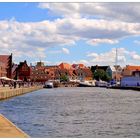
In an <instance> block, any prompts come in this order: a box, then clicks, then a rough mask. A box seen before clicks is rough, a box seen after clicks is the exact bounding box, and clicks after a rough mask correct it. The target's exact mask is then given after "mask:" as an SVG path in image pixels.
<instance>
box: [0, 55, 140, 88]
mask: <svg viewBox="0 0 140 140" xmlns="http://www.w3.org/2000/svg"><path fill="white" fill-rule="evenodd" d="M97 70H102V71H104V72H105V73H106V74H107V75H108V76H109V77H110V80H115V81H124V79H125V81H129V82H128V83H131V82H130V79H131V78H132V79H134V72H137V73H138V72H140V66H131V65H126V66H125V67H123V68H122V67H121V66H119V65H115V66H98V65H95V66H91V67H87V66H85V65H84V64H72V65H71V64H68V63H61V64H59V65H54V66H45V65H44V63H43V62H41V61H40V62H37V64H36V65H35V66H32V65H28V64H27V61H26V60H25V61H23V62H20V63H19V64H14V63H13V61H12V54H11V55H0V77H8V78H11V79H20V80H22V81H26V82H27V81H32V82H45V81H47V80H61V77H64V76H65V77H67V79H68V80H69V81H70V80H80V81H84V80H88V81H89V80H93V79H94V78H95V77H94V73H95V72H96V71H97ZM127 77H129V78H128V79H127ZM126 79H127V80H126ZM132 79H131V80H132ZM137 79H138V77H137ZM138 80H139V79H138ZM132 81H134V80H132ZM125 85H129V84H127V83H126V84H125ZM137 85H139V84H138V82H137Z"/></svg>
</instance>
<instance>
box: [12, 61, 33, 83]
mask: <svg viewBox="0 0 140 140" xmlns="http://www.w3.org/2000/svg"><path fill="white" fill-rule="evenodd" d="M30 75H31V69H30V67H29V66H28V64H27V62H26V60H25V61H24V62H20V63H19V65H18V66H17V67H16V68H15V70H14V72H13V78H14V79H20V80H23V81H30Z"/></svg>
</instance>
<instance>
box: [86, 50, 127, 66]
mask: <svg viewBox="0 0 140 140" xmlns="http://www.w3.org/2000/svg"><path fill="white" fill-rule="evenodd" d="M117 52H118V53H117V54H118V55H117V60H118V62H117V63H118V64H120V65H125V64H126V58H127V56H128V55H129V54H130V52H129V51H127V50H126V49H125V48H118V49H117ZM87 57H90V59H89V63H90V65H96V64H98V65H115V64H116V48H112V49H111V50H110V51H108V52H104V53H94V52H91V53H88V54H87Z"/></svg>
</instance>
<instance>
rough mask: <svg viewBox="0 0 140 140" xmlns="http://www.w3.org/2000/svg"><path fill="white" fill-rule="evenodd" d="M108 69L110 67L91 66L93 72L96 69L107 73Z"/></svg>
mask: <svg viewBox="0 0 140 140" xmlns="http://www.w3.org/2000/svg"><path fill="white" fill-rule="evenodd" d="M108 67H109V66H98V65H96V66H91V69H92V70H93V71H95V70H96V69H102V70H104V71H106V70H107V68H108Z"/></svg>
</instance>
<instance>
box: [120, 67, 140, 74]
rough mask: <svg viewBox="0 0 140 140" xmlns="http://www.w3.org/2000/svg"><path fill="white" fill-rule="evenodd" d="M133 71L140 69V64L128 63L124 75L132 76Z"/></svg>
mask: <svg viewBox="0 0 140 140" xmlns="http://www.w3.org/2000/svg"><path fill="white" fill-rule="evenodd" d="M133 71H140V66H131V65H126V67H125V68H124V69H123V71H122V75H123V76H132V73H133Z"/></svg>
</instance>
